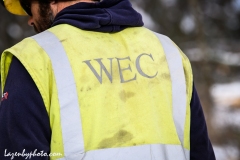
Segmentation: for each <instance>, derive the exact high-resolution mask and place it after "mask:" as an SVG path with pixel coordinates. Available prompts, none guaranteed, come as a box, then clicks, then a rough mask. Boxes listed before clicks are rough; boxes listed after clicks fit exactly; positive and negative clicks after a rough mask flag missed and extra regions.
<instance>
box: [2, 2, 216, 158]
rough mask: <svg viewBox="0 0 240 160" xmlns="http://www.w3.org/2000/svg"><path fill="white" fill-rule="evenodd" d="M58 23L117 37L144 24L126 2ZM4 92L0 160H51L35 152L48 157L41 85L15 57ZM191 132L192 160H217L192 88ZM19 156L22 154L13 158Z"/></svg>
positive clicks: (62, 17) (64, 16)
mask: <svg viewBox="0 0 240 160" xmlns="http://www.w3.org/2000/svg"><path fill="white" fill-rule="evenodd" d="M59 24H70V25H72V26H75V27H78V28H81V29H84V30H91V31H97V32H119V31H121V30H123V29H125V28H127V27H138V26H142V25H143V22H142V18H141V15H140V14H138V13H137V12H136V11H135V10H134V9H133V8H132V6H131V4H130V3H129V1H128V0H103V1H102V2H97V3H84V2H82V3H78V4H75V5H72V6H69V7H67V8H65V9H63V10H62V11H61V12H59V13H58V14H57V16H56V17H55V19H54V22H53V26H55V25H59ZM143 38H144V37H143ZM4 93H8V94H7V95H6V94H5V97H3V98H2V103H1V106H0V160H9V159H11V158H12V157H13V158H14V160H21V159H25V158H28V159H33V160H38V159H39V160H47V159H48V158H49V157H46V156H36V155H34V153H35V154H37V153H47V154H48V153H49V152H50V142H51V128H50V123H49V117H48V114H47V111H46V109H45V106H44V103H43V99H42V97H41V94H40V93H39V91H38V88H37V86H36V85H35V83H34V81H33V80H32V78H31V76H30V75H29V73H28V72H27V70H26V69H25V68H24V66H23V65H22V64H21V62H20V61H19V60H18V59H16V58H15V57H13V60H12V63H11V65H10V69H9V73H8V76H7V80H6V84H5V88H4ZM190 127H191V128H190V148H191V150H190V159H191V160H215V156H214V152H213V148H212V145H211V142H210V140H209V137H208V133H207V127H206V122H205V118H204V115H203V110H202V107H201V104H200V101H199V98H198V95H197V92H196V89H195V87H194V86H193V93H192V99H191V126H190ZM15 153H23V155H19V156H14V155H13V154H15ZM26 153H32V156H31V158H30V157H26V155H27V154H26ZM176 160H177V157H176Z"/></svg>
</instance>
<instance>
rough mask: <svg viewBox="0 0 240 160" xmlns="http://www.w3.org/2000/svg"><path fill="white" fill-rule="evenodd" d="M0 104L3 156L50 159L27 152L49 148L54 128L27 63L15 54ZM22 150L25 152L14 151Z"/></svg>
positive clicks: (17, 159) (0, 157) (4, 158)
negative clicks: (26, 65) (51, 127)
mask: <svg viewBox="0 0 240 160" xmlns="http://www.w3.org/2000/svg"><path fill="white" fill-rule="evenodd" d="M4 93H8V95H7V97H6V98H4V99H3V101H2V102H1V106H0V137H1V138H0V160H10V159H14V160H22V159H25V158H26V159H33V160H47V159H48V157H44V156H32V157H31V158H30V157H27V156H26V155H27V154H28V153H31V152H32V154H34V152H35V153H36V154H37V153H41V152H43V153H47V154H49V152H50V139H51V129H50V123H49V118H48V114H47V111H46V108H45V106H44V103H43V100H42V97H41V95H40V93H39V91H38V89H37V86H36V85H35V83H34V82H33V80H32V78H31V76H30V75H29V74H28V72H27V70H26V69H25V68H24V66H23V65H22V64H21V63H20V62H19V61H18V60H17V59H16V58H13V60H12V63H11V66H10V69H9V73H8V76H7V81H6V85H5V88H4ZM15 152H17V153H23V154H22V155H23V156H24V157H22V156H16V157H15V156H13V157H12V155H13V154H15Z"/></svg>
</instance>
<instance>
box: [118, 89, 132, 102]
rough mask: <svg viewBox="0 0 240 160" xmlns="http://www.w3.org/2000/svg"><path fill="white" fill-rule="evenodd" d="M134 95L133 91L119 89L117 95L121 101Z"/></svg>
mask: <svg viewBox="0 0 240 160" xmlns="http://www.w3.org/2000/svg"><path fill="white" fill-rule="evenodd" d="M134 95H135V93H133V92H125V91H121V92H120V93H119V97H120V99H121V100H122V101H123V102H126V101H127V99H129V98H131V97H133V96H134Z"/></svg>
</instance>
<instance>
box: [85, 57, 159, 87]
mask: <svg viewBox="0 0 240 160" xmlns="http://www.w3.org/2000/svg"><path fill="white" fill-rule="evenodd" d="M143 58H150V59H151V60H152V61H154V59H153V57H152V55H151V54H146V53H143V54H140V55H139V56H138V57H137V58H136V60H135V64H136V66H135V67H136V69H137V71H138V73H139V74H140V75H141V76H143V77H145V78H149V79H151V78H154V77H156V76H157V75H158V71H157V72H156V73H155V74H154V75H149V73H146V72H144V71H143V70H142V68H141V65H140V61H141V59H143ZM107 59H108V60H109V67H108V68H109V70H107V69H106V66H105V65H104V64H103V63H102V58H99V59H94V61H96V62H97V63H98V64H99V66H100V73H98V72H97V71H96V69H95V68H94V67H93V65H92V64H91V60H86V61H83V63H86V64H87V66H88V67H89V69H90V70H91V71H92V73H93V74H94V75H95V77H96V78H97V79H98V81H99V82H100V83H101V84H102V71H104V72H105V74H106V76H107V77H108V79H109V81H110V82H111V83H112V81H113V72H112V70H113V69H112V66H113V60H114V59H116V60H117V65H118V71H119V78H120V82H121V83H127V82H131V81H134V80H137V74H136V73H132V77H131V78H128V79H125V78H124V71H127V70H128V71H130V72H132V66H131V65H130V63H129V64H128V67H123V66H121V62H125V63H126V62H131V59H130V57H125V58H107Z"/></svg>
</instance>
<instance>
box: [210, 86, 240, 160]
mask: <svg viewBox="0 0 240 160" xmlns="http://www.w3.org/2000/svg"><path fill="white" fill-rule="evenodd" d="M210 92H211V96H212V98H213V101H214V111H213V121H212V123H213V124H214V126H215V127H216V128H218V129H219V130H221V128H223V127H226V126H229V125H231V126H234V127H236V128H239V129H240V108H237V107H235V108H233V106H239V105H240V104H238V103H239V102H240V82H232V83H226V84H214V85H213V86H212V88H211V90H210ZM213 147H214V151H215V155H216V159H217V160H238V156H239V154H240V153H239V152H240V151H238V150H237V149H236V148H235V147H233V146H213Z"/></svg>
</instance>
